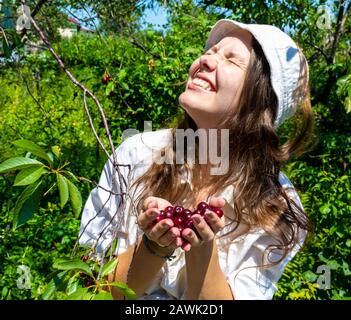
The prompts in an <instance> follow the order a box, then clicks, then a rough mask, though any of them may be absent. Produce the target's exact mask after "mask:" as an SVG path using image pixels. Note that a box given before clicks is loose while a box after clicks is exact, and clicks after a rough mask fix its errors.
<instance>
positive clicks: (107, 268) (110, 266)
mask: <svg viewBox="0 0 351 320" xmlns="http://www.w3.org/2000/svg"><path fill="white" fill-rule="evenodd" d="M117 264H118V259H117V258H113V259H112V260H110V261H109V262H107V263H106V264H104V266H103V267H102V271H101V278H103V277H106V276H107V275H108V274H110V273H111V272H113V271H114V270H115V269H116V266H117Z"/></svg>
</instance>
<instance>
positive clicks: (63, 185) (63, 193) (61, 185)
mask: <svg viewBox="0 0 351 320" xmlns="http://www.w3.org/2000/svg"><path fill="white" fill-rule="evenodd" d="M56 177H57V186H58V189H59V192H60V205H61V209H62V208H63V207H64V206H65V204H66V203H67V201H68V195H69V192H68V184H67V179H66V178H65V177H64V176H63V175H61V174H59V173H57V174H56Z"/></svg>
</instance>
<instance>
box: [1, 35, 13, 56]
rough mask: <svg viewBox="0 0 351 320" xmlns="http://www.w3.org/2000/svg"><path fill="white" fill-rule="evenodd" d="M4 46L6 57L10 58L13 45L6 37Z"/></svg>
mask: <svg viewBox="0 0 351 320" xmlns="http://www.w3.org/2000/svg"><path fill="white" fill-rule="evenodd" d="M2 48H3V50H4V55H5V57H6V58H10V57H11V54H12V49H11V47H10V46H9V45H8V44H7V42H6V40H5V38H3V39H2Z"/></svg>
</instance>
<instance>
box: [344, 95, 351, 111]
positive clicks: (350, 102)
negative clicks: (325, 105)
mask: <svg viewBox="0 0 351 320" xmlns="http://www.w3.org/2000/svg"><path fill="white" fill-rule="evenodd" d="M344 103H345V108H346V113H349V112H351V97H347V98H346V99H345V102H344Z"/></svg>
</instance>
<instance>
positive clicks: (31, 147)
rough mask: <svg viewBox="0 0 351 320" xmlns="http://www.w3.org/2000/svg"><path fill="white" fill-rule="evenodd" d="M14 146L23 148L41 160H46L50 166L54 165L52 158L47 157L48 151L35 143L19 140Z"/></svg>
mask: <svg viewBox="0 0 351 320" xmlns="http://www.w3.org/2000/svg"><path fill="white" fill-rule="evenodd" d="M13 144H14V145H15V146H16V147H19V148H22V149H24V150H26V151H29V152H31V153H32V154H34V155H36V156H38V157H39V158H42V159H44V160H46V161H47V162H49V163H50V164H52V161H51V159H50V157H49V156H48V155H47V153H46V151H45V150H44V149H43V148H42V147H39V146H38V145H37V144H35V143H34V142H32V141H29V140H17V141H14V142H13Z"/></svg>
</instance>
